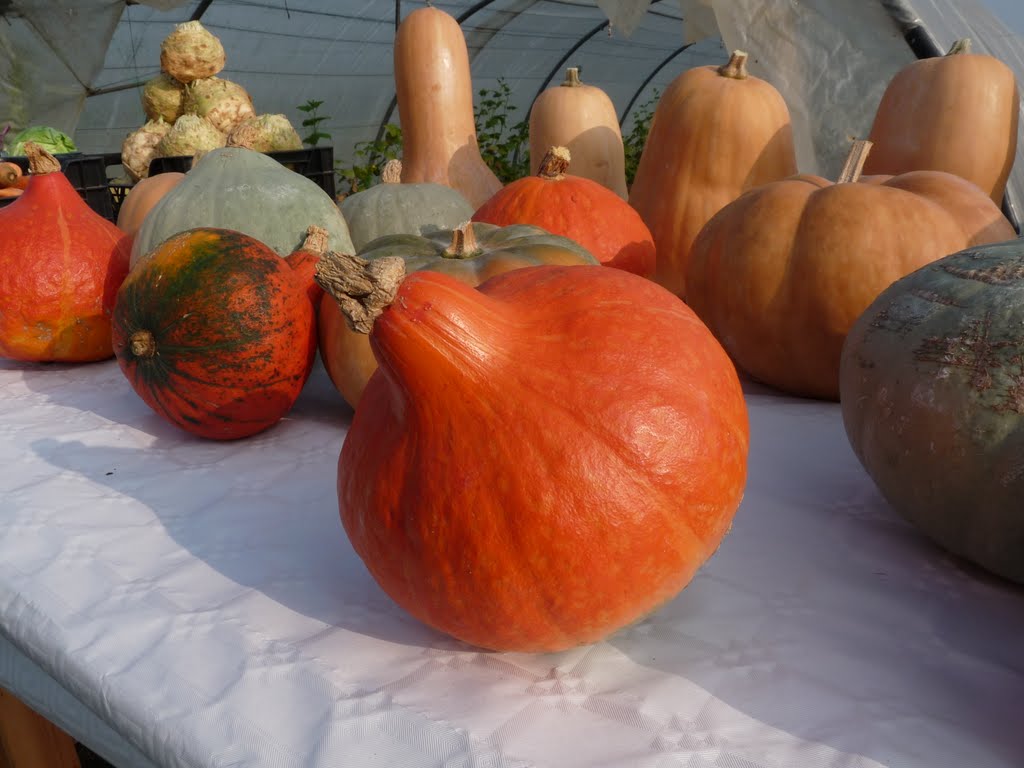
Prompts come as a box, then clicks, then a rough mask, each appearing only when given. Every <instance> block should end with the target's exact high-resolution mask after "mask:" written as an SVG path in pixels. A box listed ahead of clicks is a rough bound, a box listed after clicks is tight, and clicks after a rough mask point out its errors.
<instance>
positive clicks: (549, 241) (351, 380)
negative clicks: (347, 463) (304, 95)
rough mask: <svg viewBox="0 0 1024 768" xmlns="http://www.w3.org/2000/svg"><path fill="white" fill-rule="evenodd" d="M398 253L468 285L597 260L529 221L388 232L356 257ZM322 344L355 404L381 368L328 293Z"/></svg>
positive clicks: (411, 267) (330, 368)
mask: <svg viewBox="0 0 1024 768" xmlns="http://www.w3.org/2000/svg"><path fill="white" fill-rule="evenodd" d="M388 256H398V257H400V258H401V259H402V260H403V261H404V262H405V271H406V272H415V271H417V270H429V271H432V272H444V273H446V274H448V275H451V276H452V277H454V278H456V279H458V280H461V281H462V282H464V283H467V284H468V285H472V286H477V285H480V283H482V282H484V281H485V280H487V279H488V278H490V277H493V276H495V275H499V274H501V273H503V272H509V271H511V270H513V269H520V268H523V267H531V266H537V265H540V264H564V265H574V264H599V263H600V262H599V261H598V260H597V259H596V258H595V257H594V256H593V255H592V254H591V253H590V251H588V250H587V249H586V248H584V247H583V246H582V245H580V244H579V243H577V242H576V241H574V240H570V239H569V238H566V237H561V236H560V235H553V234H551V233H550V232H548V231H546V230H544V229H541V228H540V227H535V226H532V225H528V224H514V225H512V226H508V227H499V226H497V225H495V224H485V223H483V222H467V223H465V224H464V225H462V226H460V227H458V228H456V229H454V230H442V231H439V232H434V233H431V234H428V235H385V236H384V237H379V238H377V239H376V240H371V241H370V242H369V243H367V244H366V245H365V246H363V248H361V249H360V251H359V253H358V255H357V258H359V259H363V260H365V261H366V262H374V261H378V260H380V259H383V258H385V257H388ZM324 264H325V261H324V260H323V259H321V260H320V262H319V264H318V265H317V270H318V272H317V278H316V279H317V282H318V283H320V285H321V286H323V287H324V289H325V291H327V293H328V294H330V293H331V288H330V287H329V285H328V284H325V282H326V283H329V280H328V279H325V276H324V275H322V274H321V273H320V270H321V267H322V266H323V265H324ZM318 323H319V347H320V357H321V358H322V359H323V362H324V367H325V368H326V369H327V373H328V375H329V376H330V378H331V381H332V382H333V383H334V386H335V388H336V389H337V390H338V392H339V393H340V394H341V396H342V397H343V398H344V399H345V401H346V402H348V404H349V405H351V406H352V407H353V408H354V407H355V405H356V403H357V402H358V401H359V398H360V396H362V393H363V389H364V388H365V386H366V382H367V381H368V380H369V378H370V376H371V374H372V373H373V372H374V371H375V370H376V369H377V361H376V359H375V358H374V356H373V351H372V350H371V349H370V342H369V339H368V337H367V334H366V330H368V329H366V330H364V331H363V332H361V333H360V332H357V331H354V330H352V329H351V328H349V326H348V322H347V321H346V319H345V316H344V314H343V313H342V311H341V309H340V307H339V306H338V302H337V301H335V300H334V299H333V298H332V297H331V295H325V296H324V297H323V300H322V301H321V302H320V312H319V315H318Z"/></svg>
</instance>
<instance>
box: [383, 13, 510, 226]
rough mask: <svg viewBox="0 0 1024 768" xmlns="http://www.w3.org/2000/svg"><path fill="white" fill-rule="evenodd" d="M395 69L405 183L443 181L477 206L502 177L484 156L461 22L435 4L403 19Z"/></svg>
mask: <svg viewBox="0 0 1024 768" xmlns="http://www.w3.org/2000/svg"><path fill="white" fill-rule="evenodd" d="M394 73H395V95H396V96H397V99H398V114H399V116H400V117H401V120H402V181H403V182H404V183H407V184H410V183H417V182H425V181H428V182H434V183H435V184H444V185H446V186H449V187H451V188H452V189H455V190H457V191H458V192H460V193H462V195H463V197H465V198H466V200H468V201H469V203H470V205H472V206H473V207H474V208H476V207H478V206H479V205H481V204H482V203H483V202H484V201H485V200H487V198H489V197H490V196H491V195H493V194H494V193H495V192H497V191H498V190H499V189H501V181H499V180H498V177H497V176H495V175H494V172H493V171H491V169H490V168H489V167H488V166H487V164H486V163H485V162H484V161H483V158H482V157H480V148H479V146H478V145H477V139H476V120H475V118H474V116H473V82H472V78H471V76H470V69H469V51H468V50H467V48H466V38H465V36H464V35H463V33H462V28H461V27H460V26H459V23H458V22H457V21H456V20H455V19H454V18H453V17H452V16H451V15H449V14H447V13H445V12H444V11H442V10H440V9H439V8H434V7H432V6H428V7H426V8H417V9H416V10H415V11H413V12H412V13H410V14H409V15H408V16H406V17H405V18H404V19H402V23H401V24H400V25H399V26H398V31H397V33H396V34H395V51H394Z"/></svg>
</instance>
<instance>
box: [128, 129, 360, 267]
mask: <svg viewBox="0 0 1024 768" xmlns="http://www.w3.org/2000/svg"><path fill="white" fill-rule="evenodd" d="M310 225H316V226H319V227H323V228H324V229H325V230H327V232H328V233H329V235H330V242H329V247H330V248H331V249H332V250H336V251H342V252H345V253H353V252H354V248H353V246H352V239H351V237H350V236H349V232H348V225H347V224H346V223H345V217H344V216H342V214H341V211H339V210H338V206H337V204H336V203H335V201H334V200H333V199H331V196H330V195H328V194H327V193H326V192H325V191H324V190H323V189H321V188H320V187H319V186H317V184H316V182H314V181H312V180H311V179H308V178H306V177H305V176H303V175H301V174H299V173H296V172H295V171H291V170H289V169H287V168H285V167H284V166H283V165H281V163H279V162H277V161H276V160H274V159H273V158H271V157H267V156H266V155H264V154H262V153H260V152H254V151H252V150H251V149H245V148H244V147H225V148H222V149H215V150H213V151H212V152H209V153H207V154H206V155H204V156H203V158H202V160H200V161H199V162H198V163H197V164H196V165H195V166H194V167H193V168H192V170H191V171H189V172H188V173H187V174H185V178H184V179H182V180H181V183H179V184H178V185H177V186H176V187H175V188H174V189H172V190H171V191H170V192H168V193H167V194H166V195H164V197H163V198H162V199H161V200H160V202H159V203H157V204H156V205H155V206H154V207H153V209H152V210H151V211H150V212H149V214H148V215H147V216H146V220H145V222H144V223H143V224H142V227H141V228H140V229H139V231H138V234H137V235H136V237H135V242H134V243H133V245H132V256H131V264H132V267H133V268H134V266H135V264H137V263H138V261H139V259H140V258H142V256H144V255H145V254H147V253H149V252H150V251H151V250H153V249H154V248H156V247H157V246H158V245H160V243H162V242H163V241H164V240H166V239H167V238H169V237H171V236H172V235H176V234H178V233H179V232H184V231H186V230H189V229H195V228H197V227H214V228H218V229H229V230H232V231H235V232H241V233H242V234H245V235H249V237H253V238H256V239H257V240H259V241H260V242H261V243H264V244H266V245H268V246H270V247H271V248H272V249H273V250H275V251H276V252H277V253H278V255H280V256H282V257H284V256H287V255H288V254H290V253H292V252H293V251H295V250H297V249H298V248H299V246H301V245H302V241H303V239H304V238H305V236H306V230H307V229H308V228H309V227H310Z"/></svg>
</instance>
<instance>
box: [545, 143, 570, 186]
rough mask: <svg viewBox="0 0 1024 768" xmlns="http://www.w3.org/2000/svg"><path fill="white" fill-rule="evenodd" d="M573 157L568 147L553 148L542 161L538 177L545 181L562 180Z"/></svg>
mask: <svg viewBox="0 0 1024 768" xmlns="http://www.w3.org/2000/svg"><path fill="white" fill-rule="evenodd" d="M571 160H572V155H571V154H570V153H569V149H568V147H552V148H551V149H549V150H548V151H547V152H546V153H545V154H544V159H543V160H541V161H540V168H538V169H537V175H538V176H541V177H542V178H545V179H560V178H562V176H563V175H564V174H565V172H566V170H568V168H569V162H570V161H571Z"/></svg>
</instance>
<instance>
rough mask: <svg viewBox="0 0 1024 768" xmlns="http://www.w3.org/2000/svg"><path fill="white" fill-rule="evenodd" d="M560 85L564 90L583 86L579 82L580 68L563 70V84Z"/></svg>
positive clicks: (580, 81) (581, 82)
mask: <svg viewBox="0 0 1024 768" xmlns="http://www.w3.org/2000/svg"><path fill="white" fill-rule="evenodd" d="M562 85H563V86H564V87H565V88H579V87H580V86H581V85H583V81H582V80H580V68H579V67H569V68H568V69H567V70H565V82H564V83H562Z"/></svg>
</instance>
